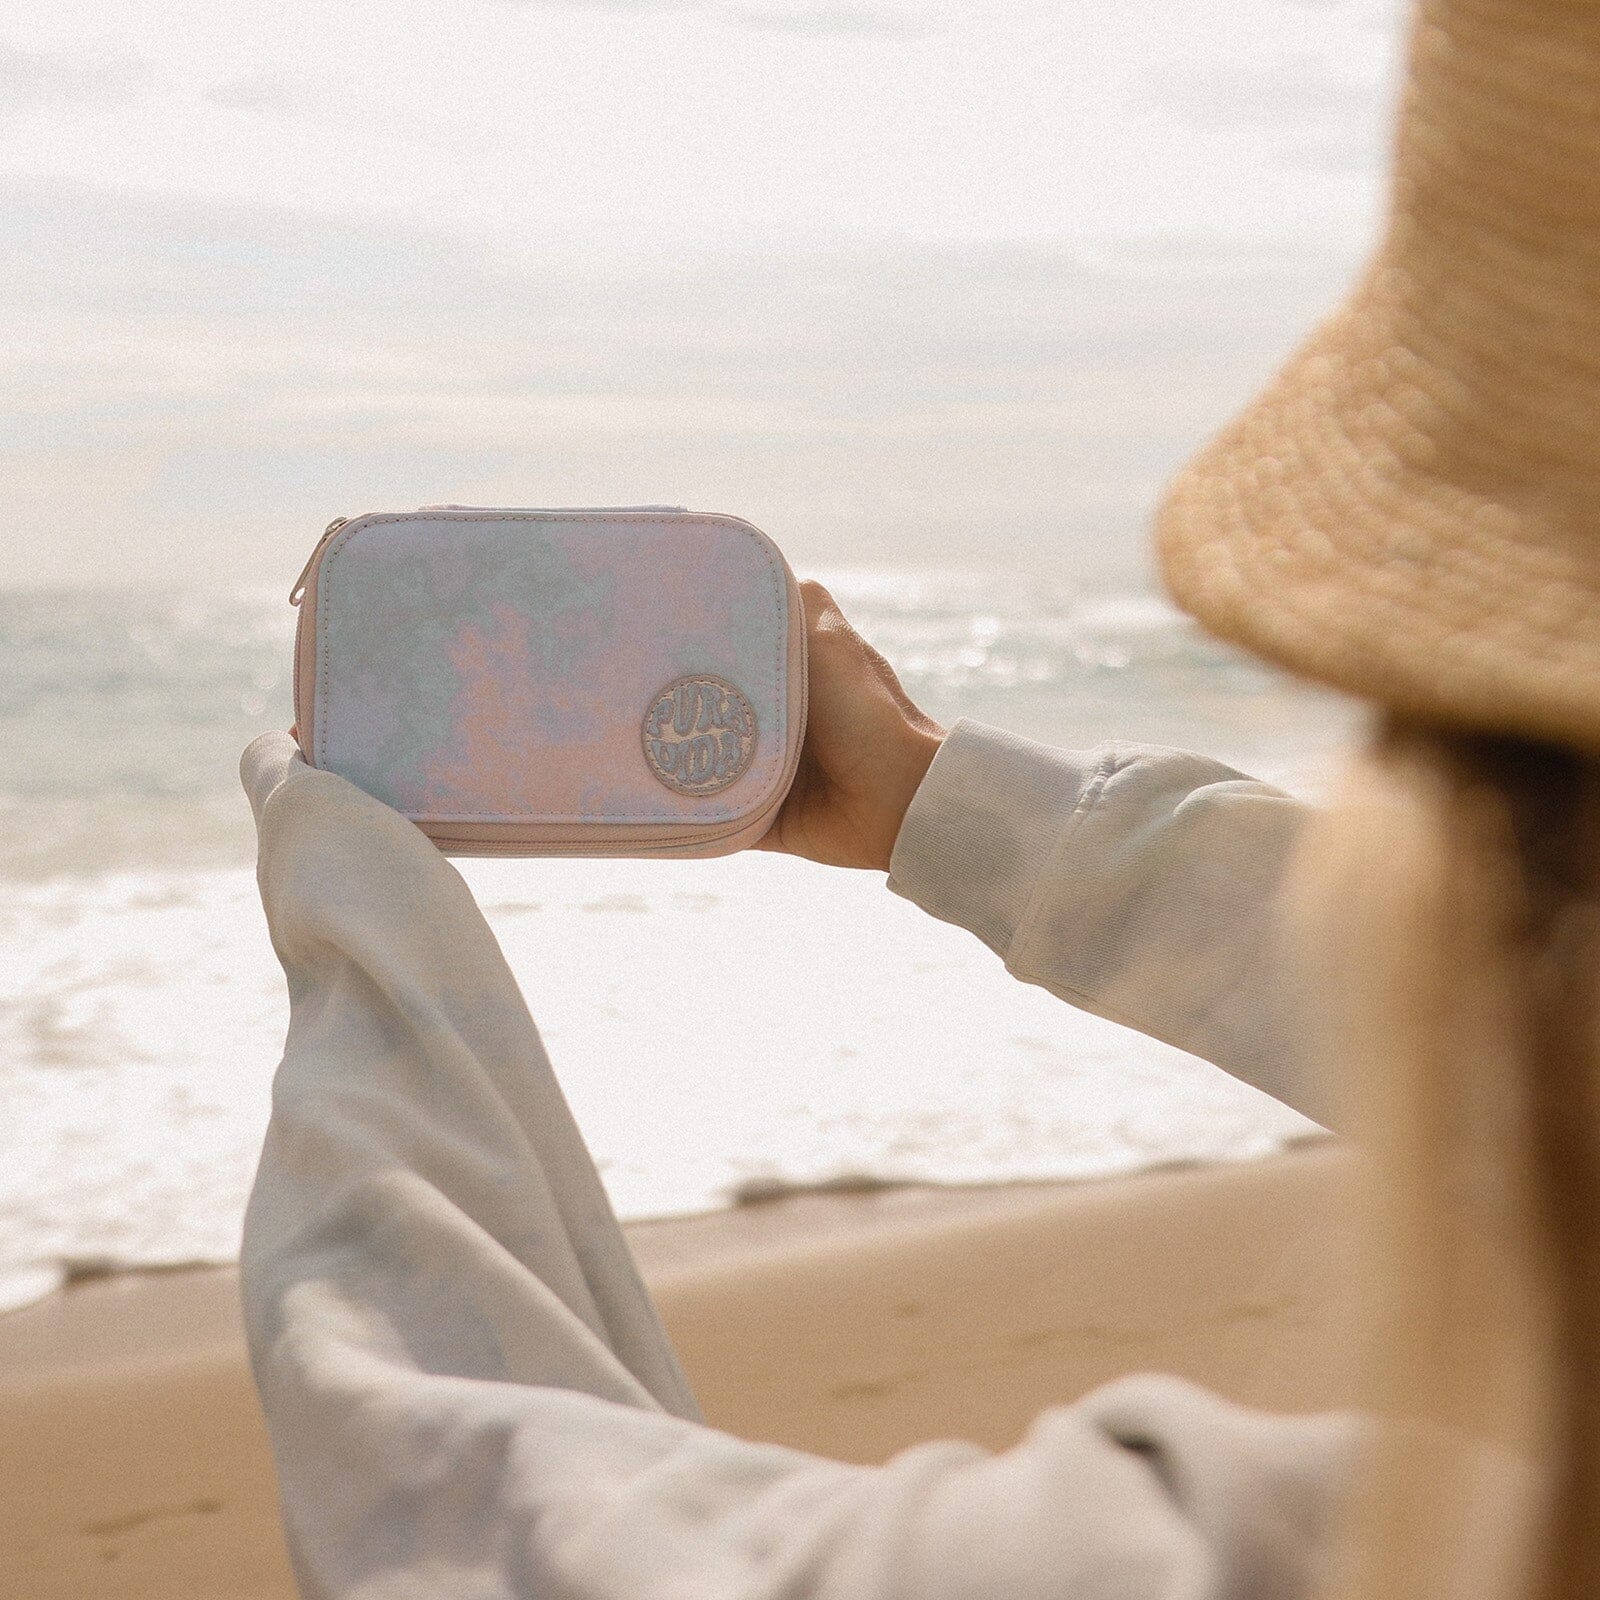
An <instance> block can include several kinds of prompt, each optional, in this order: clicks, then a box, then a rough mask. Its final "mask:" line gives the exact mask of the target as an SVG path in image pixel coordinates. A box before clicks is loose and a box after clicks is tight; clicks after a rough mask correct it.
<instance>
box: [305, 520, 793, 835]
mask: <svg viewBox="0 0 1600 1600" xmlns="http://www.w3.org/2000/svg"><path fill="white" fill-rule="evenodd" d="M291 599H292V600H294V601H296V602H297V603H299V605H300V619H299V627H298V630H297V632H296V636H295V715H296V722H297V727H298V732H299V739H300V747H301V752H302V754H303V755H304V756H305V759H306V760H307V762H308V763H310V765H312V766H314V767H321V768H324V769H326V770H328V771H331V772H337V773H339V774H341V775H342V776H344V777H346V778H348V779H350V780H351V781H352V782H354V783H356V784H359V785H360V786H361V787H362V788H363V789H365V790H366V791H367V792H368V793H370V794H372V795H375V796H376V797H377V798H378V799H380V800H383V801H385V802H386V803H387V804H389V805H391V806H393V807H394V808H395V809H396V810H398V811H400V812H401V813H403V814H404V815H405V816H407V817H409V818H410V819H411V820H412V821H413V822H415V823H416V824H417V826H418V827H419V828H421V829H422V831H423V832H424V833H426V834H427V835H428V837H429V838H431V839H432V840H433V841H434V842H435V843H436V844H437V845H438V846H439V847H440V848H441V849H442V850H444V851H445V852H446V853H448V854H451V855H501V856H511V855H528V856H535V855H562V856H589V855H608V856H716V855H727V854H731V853H732V852H733V851H736V850H740V849H743V848H745V847H747V846H749V845H751V844H754V843H755V842H756V841H757V840H758V839H759V838H760V837H761V836H762V835H763V834H764V833H765V832H766V831H767V829H768V828H769V827H770V826H771V824H772V820H773V818H774V817H775V816H776V815H777V812H778V808H779V807H780V806H781V804H782V803H783V799H784V796H785V795H786V794H787V793H788V790H789V785H790V783H791V782H792V781H793V778H794V772H795V768H796V766H797V765H798V763H799V757H800V747H801V742H802V740H803V738H804V733H805V716H806V653H805V619H804V612H803V610H802V608H801V604H800V597H799V590H798V587H797V585H796V583H795V580H794V574H793V573H792V572H791V571H790V570H789V566H788V563H787V562H786V561H785V560H784V558H783V556H782V554H781V553H780V552H779V550H778V548H777V546H776V545H775V544H774V543H773V542H772V540H771V539H769V538H768V537H767V536H766V535H765V534H764V533H762V532H761V531H760V530H759V529H757V528H755V527H753V526H752V525H751V524H750V523H748V522H745V521H743V520H742V519H741V518H738V517H731V516H723V515H718V514H710V513H697V512H690V511H686V510H683V509H681V508H675V507H633V508H601V507H596V508H572V509H552V510H494V509H486V508H469V507H425V508H424V509H422V510H420V511H408V512H392V513H371V514H368V515H365V516H359V517H354V518H351V519H349V520H341V521H338V522H335V523H333V524H332V525H331V526H330V527H329V529H328V531H327V532H326V533H325V534H324V535H323V537H322V540H321V542H320V543H319V544H318V546H317V548H316V550H315V551H314V552H313V553H312V557H311V559H310V561H309V562H308V563H307V564H306V569H305V571H304V573H302V575H301V579H300V582H299V583H298V584H297V585H296V586H295V592H294V594H293V595H292V596H291Z"/></svg>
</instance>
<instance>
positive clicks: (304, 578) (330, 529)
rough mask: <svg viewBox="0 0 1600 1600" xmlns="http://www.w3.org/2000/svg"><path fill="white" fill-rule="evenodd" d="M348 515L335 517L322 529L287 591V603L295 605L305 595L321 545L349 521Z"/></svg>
mask: <svg viewBox="0 0 1600 1600" xmlns="http://www.w3.org/2000/svg"><path fill="white" fill-rule="evenodd" d="M349 520H350V519H349V517H335V518H334V519H333V521H332V522H330V523H329V524H328V526H327V527H326V528H324V529H323V530H322V537H321V538H320V539H318V540H317V546H316V549H314V550H313V551H312V552H311V554H310V556H309V557H307V559H306V564H305V565H304V566H303V567H301V569H300V576H299V577H298V578H296V579H295V580H294V588H292V589H291V590H290V591H289V604H290V605H292V606H297V605H299V604H300V602H301V600H302V599H303V598H304V596H305V592H306V585H307V584H308V583H309V582H310V581H311V569H312V568H313V567H314V566H316V564H317V557H318V556H320V555H321V554H322V547H323V545H325V544H326V543H327V542H328V541H329V540H330V539H331V538H332V537H333V536H334V534H336V533H337V532H338V531H339V530H340V529H341V528H342V527H343V526H344V525H345V523H347V522H348V521H349Z"/></svg>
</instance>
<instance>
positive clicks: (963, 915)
mask: <svg viewBox="0 0 1600 1600" xmlns="http://www.w3.org/2000/svg"><path fill="white" fill-rule="evenodd" d="M1307 816H1308V809H1307V807H1306V806H1305V804H1304V803H1303V802H1301V801H1297V800H1295V799H1293V798H1291V797H1290V796H1288V795H1286V794H1284V793H1283V792H1282V791H1281V790H1279V789H1275V788H1273V787H1272V786H1271V785H1269V784H1264V783H1259V782H1256V781H1254V780H1252V779H1249V778H1246V777H1244V776H1243V775H1242V774H1240V773H1238V772H1235V771H1233V770H1232V769H1231V768H1228V767H1226V766H1223V765H1222V764H1221V763H1220V762H1216V761H1211V760H1209V759H1207V758H1205V757H1202V756H1196V755H1191V754H1188V753H1186V752H1183V751H1177V750H1167V749H1162V748H1159V747H1154V746H1142V745H1106V746H1102V747H1099V748H1096V749H1092V750H1086V751H1069V750H1058V749H1055V748H1053V747H1051V746H1048V745H1043V744H1040V743H1037V742H1036V741H1034V740H1029V739H1024V738H1021V737H1019V736H1017V735H1013V734H1009V733H1005V732H1003V731H1002V730H1000V729H996V728H989V727H986V726H984V725H983V724H980V723H975V722H972V721H969V720H966V719H963V720H961V721H959V722H957V723H956V725H955V726H954V728H952V730H951V732H950V734H949V735H948V737H947V738H946V740H945V741H944V744H943V745H942V746H941V748H940V751H939V753H938V755H937V756H935V758H934V760H933V763H932V765H931V766H930V767H929V769H928V774H927V777H926V778H925V779H924V781H923V783H922V785H921V787H920V788H919V789H918V790H917V793H916V796H915V797H914V799H913V800H912V803H911V806H910V808H909V809H908V811H907V813H906V817H905V822H904V824H903V825H902V827H901V830H900V834H899V837H898V838H897V839H896V842H895V847H894V853H893V855H892V857H891V860H890V876H889V887H890V888H891V889H893V890H894V891H895V892H896V893H897V894H900V895H903V896H904V897H905V898H907V899H910V900H913V901H915V902H916V903H917V904H918V905H920V906H922V907H923V908H924V909H925V910H927V911H929V912H930V913H932V914H933V915H934V916H937V917H940V918H942V919H943V920H945V921H948V922H954V923H956V924H958V925H959V926H961V927H964V928H967V929H969V930H970V931H971V932H973V933H975V934H976V935H977V936H978V937H979V938H981V939H982V940H983V941H984V942H985V943H986V944H988V945H989V947H990V948H991V949H993V950H994V951H995V952H996V953H997V954H998V955H999V956H1000V957H1001V958H1002V959H1003V960H1004V961H1005V963H1006V966H1007V968H1008V970H1010V971H1011V972H1013V973H1015V974H1016V976H1018V977H1019V978H1022V979H1023V980H1024V981H1026V982H1029V983H1036V984H1039V985H1041V986H1042V987H1044V988H1046V989H1049V990H1050V991H1051V992H1052V993H1053V994H1056V995H1059V996H1060V997H1061V998H1062V999H1064V1000H1067V1001H1069V1002H1071V1003H1072V1004H1073V1005H1077V1006H1080V1007H1082V1008H1083V1009H1085V1010H1087V1011H1092V1012H1095V1013H1096V1014H1098V1015H1101V1016H1105V1017H1109V1018H1111V1019H1112V1020H1114V1021H1117V1022H1122V1023H1125V1024H1127V1025H1129V1026H1130V1027H1134V1028H1137V1029H1139V1030H1140V1031H1141V1032H1143V1033H1147V1034H1149V1035H1151V1036H1152V1037H1155V1038H1158V1039H1162V1040H1164V1041H1166V1042H1167V1043H1169V1044H1173V1045H1176V1046H1178V1047H1179V1048H1181V1049H1184V1050H1188V1051H1191V1052H1193V1053H1194V1054H1196V1055H1199V1056H1203V1057H1205V1058H1206V1059H1207V1060H1210V1061H1214V1062H1216V1063H1217V1065H1219V1066H1221V1067H1223V1068H1225V1069H1226V1070H1227V1071H1229V1072H1231V1073H1233V1074H1234V1075H1235V1076H1237V1077H1239V1078H1242V1079H1244V1080H1245V1081H1246V1082H1249V1083H1252V1084H1255V1085H1256V1086H1257V1087H1258V1088H1261V1089H1264V1090H1266V1091H1267V1092H1268V1093H1270V1094H1273V1095H1275V1096H1277V1097H1278V1098H1279V1099H1282V1100H1285V1101H1287V1102H1288V1103H1289V1104H1291V1105H1293V1106H1294V1107H1295V1108H1296V1109H1298V1110H1300V1111H1303V1112H1305V1113H1306V1114H1307V1115H1309V1116H1312V1117H1318V1118H1319V1119H1320V1118H1321V1117H1322V1115H1323V1113H1324V1106H1323V1103H1322V1096H1321V1094H1320V1092H1319V1089H1318V1086H1317V1084H1316V1083H1315V1082H1314V1081H1313V1080H1312V1079H1311V1078H1310V1076H1309V1075H1308V1074H1307V1073H1306V1071H1305V1066H1304V1062H1303V1061H1302V1059H1301V1052H1300V1049H1299V1040H1300V1037H1301V1035H1302V1033H1303V1029H1304V1022H1305V1010H1306V1007H1305V1004H1304V996H1303V995H1302V993H1301V991H1300V985H1299V980H1298V977H1297V973H1296V968H1295V964H1294V962H1293V960H1292V959H1291V954H1290V952H1289V950H1288V949H1287V948H1286V946H1285V942H1284V940H1283V937H1282V932H1283V930H1282V923H1281V914H1282V909H1283V893H1282V890H1283V884H1284V879H1285V876H1286V874H1287V871H1288V867H1289V863H1290V861H1291V859H1292V856H1293V853H1294V849H1295V845H1296V843H1297V841H1298V839H1299V837H1300V833H1301V830H1302V828H1303V826H1304V824H1305V822H1306V820H1307Z"/></svg>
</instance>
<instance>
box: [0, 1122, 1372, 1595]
mask: <svg viewBox="0 0 1600 1600" xmlns="http://www.w3.org/2000/svg"><path fill="white" fill-rule="evenodd" d="M1348 1159H1349V1158H1348V1156H1347V1154H1346V1153H1345V1152H1344V1151H1343V1150H1342V1149H1341V1148H1340V1147H1339V1146H1337V1145H1336V1144H1334V1143H1332V1142H1331V1141H1315V1142H1310V1143H1306V1144H1303V1145H1301V1146H1299V1147H1297V1148H1295V1149H1293V1150H1291V1151H1289V1152H1287V1153H1284V1154H1281V1155H1275V1156H1268V1157H1264V1158H1261V1159H1259V1160H1254V1161H1249V1162H1243V1163H1236V1164H1225V1165H1213V1166H1205V1167H1195V1168H1189V1169H1184V1170H1169V1171H1162V1172H1150V1173H1144V1174H1141V1175H1138V1176H1133V1177H1121V1178H1113V1179H1105V1180H1099V1181H1091V1182H1084V1183H1075V1184H1058V1183H1050V1184H1030V1185H1007V1186H994V1187H976V1188H932V1187H924V1186H906V1187H903V1188H894V1189H884V1190H874V1191H867V1192H857V1193H818V1194H805V1195H795V1196H790V1197H787V1198H784V1199H781V1200H774V1201H770V1202H766V1203H762V1204H753V1205H746V1206H743V1207H739V1208H737V1209H734V1210H729V1211H723V1212H718V1213H715V1214H710V1215H706V1216H701V1217H691V1218H680V1219H674V1220H671V1221H664V1222H653V1223H651V1222H646V1223H635V1224H632V1225H630V1226H629V1228H628V1234H629V1238H630V1240H631V1242H632V1244H633V1246H634V1249H635V1251H636V1253H637V1255H638V1258H639V1261H640V1264H641V1267H642V1269H643V1271H644V1275H645V1278H646V1280H647V1282H648V1283H649V1285H650V1287H651V1290H652V1292H653V1293H654V1295H655V1296H656V1299H657V1302H658V1304H659V1305H660V1307H661V1310H662V1314H663V1316H664V1318H665V1320H666V1323H667V1326H668V1328H669V1330H670V1332H671V1334H672V1338H673V1340H674V1342H675V1344H676V1346H677V1348H678V1350H679V1352H680V1353H681V1355H682V1357H683V1360H684V1364H685V1366H686V1368H687V1369H688V1372H689V1376H690V1378H691V1380H692V1382H693V1384H694V1386H695V1388H696V1391H697V1392H698V1394H699V1396H700V1398H701V1401H702V1404H703V1405H704V1408H705V1411H706V1414H707V1417H708V1419H709V1420H710V1421H711V1422H712V1423H714V1424H715V1425H717V1426H719V1427H723V1428H727V1429H729V1430H731V1431H733V1432H735V1433H738V1434H741V1435H744V1436H747V1437H751V1438H762V1439H770V1440H775V1441H780V1442H783V1443H786V1444H791V1445H794V1446H797V1447H800V1448H804V1449H810V1450H816V1451H820V1452H822V1453H825V1454H828V1455H832V1456H837V1457H840V1458H843V1459H849V1460H859V1461H875V1460H881V1459H883V1458H885V1457H886V1456H888V1455H890V1454H891V1453H893V1452H894V1451H895V1450H897V1449H899V1448H901V1447H903V1446H905V1445H908V1444H911V1443H913V1442H915V1441H917V1440H920V1439H925V1438H930V1437H935V1436H940V1435H954V1436H960V1437H966V1438H970V1439H973V1440H976V1441H978V1442H979V1443H982V1444H985V1445H988V1446H991V1447H995V1448H1003V1447H1005V1446H1006V1445H1008V1444H1010V1443H1012V1442H1014V1441H1015V1440H1016V1439H1017V1438H1018V1437H1020V1435H1021V1434H1022V1433H1023V1432H1024V1431H1025V1430H1026V1428H1027V1426H1028V1423H1029V1422H1030V1420H1031V1419H1032V1418H1033V1417H1034V1416H1035V1415H1036V1414H1037V1413H1038V1411H1040V1410H1041V1409H1042V1408H1044V1407H1045V1406H1048V1405H1050V1404H1053V1403H1059V1402H1062V1401H1067V1400H1070V1399H1072V1398H1073V1397H1074V1396H1076V1395H1078V1394H1081V1393H1083V1392H1084V1391H1086V1390H1088V1389H1090V1388H1092V1387H1094V1386H1095V1385H1096V1384H1098V1383H1101V1382H1103V1381H1106V1380H1108V1379H1110V1378H1113V1377H1116V1376H1118V1375H1120V1374H1123V1373H1127V1372H1132V1371H1166V1372H1174V1373H1178V1374H1181V1375H1183V1376H1186V1377H1189V1378H1191V1379H1193V1380H1194V1381H1196V1382H1200V1383H1204V1384H1207V1385H1209V1386H1211V1387H1213V1388H1215V1389H1217V1390H1219V1391H1220V1392H1221V1393H1223V1394H1225V1395H1227V1396H1229V1397H1231V1398H1233V1399H1235V1400H1237V1401H1240V1402H1242V1403H1246V1404H1250V1405H1257V1406H1266V1407H1274V1408H1280V1409H1286V1410H1313V1409H1319V1408H1323V1407H1327V1406H1332V1405H1340V1404H1344V1403H1347V1402H1348V1400H1349V1398H1350V1395H1351V1392H1352V1373H1353V1358H1352V1350H1351V1345H1352V1340H1351V1339H1350V1338H1349V1336H1348V1333H1349V1330H1348V1328H1347V1327H1346V1326H1345V1322H1344V1317H1345V1311H1344V1302H1345V1296H1344V1294H1343V1289H1344V1285H1345V1284H1346V1282H1347V1281H1348V1278H1347V1269H1346V1267H1345V1265H1344V1264H1343V1263H1344V1260H1345V1248H1344V1240H1345V1236H1346V1232H1347V1230H1346V1228H1345V1226H1344V1208H1343V1185H1342V1182H1341V1178H1342V1174H1343V1171H1344V1169H1345V1166H1346V1163H1347V1161H1348ZM237 1291H238V1284H237V1274H236V1271H235V1270H234V1269H232V1268H205V1269H191V1270H170V1271H161V1272H146V1273H124V1274H116V1275H112V1276H109V1277H103V1278H97V1279H88V1280H84V1281H81V1282H79V1283H76V1284H73V1285H70V1286H69V1287H67V1288H65V1289H63V1290H61V1291H58V1292H57V1293H55V1294H54V1295H52V1296H50V1297H48V1298H47V1299H45V1300H42V1301H40V1302H39V1303H37V1304H35V1305H32V1306H28V1307H25V1308H23V1309H21V1310H18V1311H14V1312H11V1313H9V1314H8V1315H6V1316H4V1317H0V1437H3V1438H4V1439H5V1445H4V1448H3V1451H0V1503H3V1504H4V1505H5V1506H6V1507H7V1511H8V1516H7V1519H6V1521H5V1523H4V1525H3V1526H0V1593H4V1594H7V1595H15V1596H18V1597H19V1600H20V1597H27V1600H68V1597H71V1600H82V1597H84V1596H89V1595H93V1596H104V1597H107V1600H123V1597H127V1600H132V1597H136V1596H144V1597H152V1600H154V1597H166V1596H171V1597H174V1600H176V1597H180V1596H181V1597H184V1600H201V1597H206V1600H209V1597H213V1596H215V1597H218V1600H222V1597H228V1600H255V1597H261V1600H266V1597H279V1596H282V1597H289V1596H292V1595H293V1594H294V1592H295V1591H294V1585H293V1580H292V1578H291V1576H290V1573H289V1569H288V1564H287V1560H286V1558H285V1555H284V1552H283V1547H282V1541H281V1537H280V1533H279V1528H278V1521H277V1507H276V1499H275V1494H274V1488H273V1476H272V1466H271V1460H270V1454H269V1450H268V1446H267V1442H266V1436H265V1431H264V1428H263V1425H262V1420H261V1415H260V1410H259V1407H258V1404H257V1401H256V1396H255V1390H254V1387H253V1385H252V1382H251V1379H250V1374H249V1370H248V1365H247V1361H246V1357H245V1351H244V1344H243V1337H242V1333H241V1329H240V1320H239V1312H238V1305H237Z"/></svg>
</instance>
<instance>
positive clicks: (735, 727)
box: [644, 673, 756, 795]
mask: <svg viewBox="0 0 1600 1600" xmlns="http://www.w3.org/2000/svg"><path fill="white" fill-rule="evenodd" d="M755 753H756V714H755V710H754V708H753V707H752V706H751V704H750V702H749V701H748V700H746V699H745V697H744V696H743V695H742V694H741V693H740V692H739V691H738V690H737V689H735V688H734V686H733V685H732V684H731V683H729V682H728V680H727V679H726V678H717V677H713V676H712V675H711V674H710V673H696V674H695V675H694V676H692V677H688V678H678V679H676V680H674V681H673V682H672V683H669V684H668V685H667V686H666V688H665V689H662V690H660V691H659V692H658V693H657V694H656V696H655V698H654V699H653V700H652V701H651V702H650V709H649V710H648V711H647V712H646V713H645V717H644V758H645V760H646V761H648V762H649V763H650V770H651V771H652V772H653V773H655V775H656V776H657V777H658V778H659V779H660V780H661V781H662V782H663V783H664V784H666V786H667V787H668V788H669V789H676V790H677V791H678V793H679V794H697V795H698V794H715V793H716V792H717V791H718V790H719V789H726V788H727V787H728V785H729V784H730V783H734V782H736V781H737V780H738V779H739V778H740V777H742V776H743V775H744V771H745V769H746V768H747V767H748V766H749V765H750V762H751V759H752V757H754V755H755Z"/></svg>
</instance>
